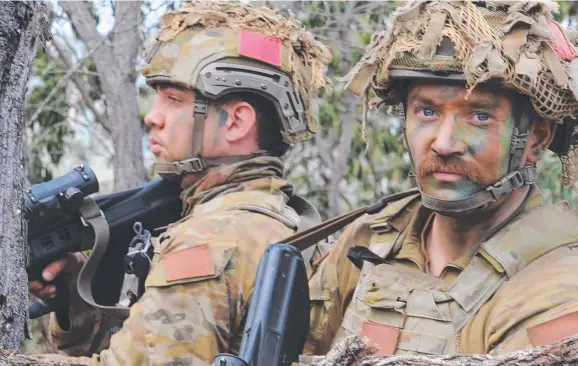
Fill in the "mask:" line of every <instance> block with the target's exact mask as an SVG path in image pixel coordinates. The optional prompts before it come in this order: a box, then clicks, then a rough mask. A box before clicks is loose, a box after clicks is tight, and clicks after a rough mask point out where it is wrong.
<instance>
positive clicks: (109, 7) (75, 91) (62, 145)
mask: <svg viewBox="0 0 578 366" xmlns="http://www.w3.org/2000/svg"><path fill="white" fill-rule="evenodd" d="M250 2H251V3H253V4H254V5H255V6H259V5H265V6H269V7H271V8H275V9H279V10H280V11H281V12H282V13H284V14H286V13H287V12H288V11H291V12H293V13H294V14H295V15H296V17H297V19H299V20H300V21H301V22H302V23H303V24H304V25H306V26H307V28H308V29H309V30H310V31H311V32H312V33H313V34H314V35H315V36H316V37H317V38H318V39H319V40H321V41H323V42H324V43H326V44H327V45H328V46H329V47H330V48H331V50H332V53H333V55H334V58H333V62H332V63H331V65H330V66H329V68H328V69H327V75H328V76H329V77H330V79H331V80H332V84H333V85H332V88H331V89H330V90H328V91H327V92H325V93H324V94H323V95H322V96H321V100H320V103H319V114H320V123H321V131H322V132H321V133H320V134H319V135H318V136H317V137H316V138H315V140H313V141H311V142H310V143H307V144H303V145H300V146H297V147H296V148H295V149H294V150H293V151H292V152H291V153H290V154H289V155H288V156H287V159H286V168H287V175H288V177H289V179H290V180H291V181H293V182H294V183H295V184H296V185H297V190H298V192H299V193H301V194H303V195H305V196H307V197H308V198H309V199H310V200H311V201H312V202H313V203H314V204H316V205H317V207H319V209H320V211H321V213H322V215H323V217H324V218H329V217H332V216H335V215H337V214H340V213H343V212H345V211H346V210H350V209H353V208H357V207H359V206H360V205H363V204H368V203H371V202H374V201H376V200H377V199H378V198H379V197H381V196H383V195H385V194H388V193H394V192H398V191H401V190H404V189H407V188H408V187H410V182H409V180H408V178H407V177H408V172H409V159H408V157H407V154H406V153H405V151H404V149H403V147H402V145H401V143H400V142H399V132H400V125H399V121H398V120H397V119H395V118H393V117H390V116H388V115H386V114H385V113H384V112H383V111H376V112H373V113H370V116H369V121H370V123H369V131H368V132H369V134H368V136H369V139H368V144H366V143H365V142H364V141H363V140H362V138H361V123H360V115H361V106H360V99H359V98H357V97H355V96H353V95H352V94H350V93H345V92H344V90H343V83H342V82H340V81H339V80H338V78H339V77H341V76H343V75H345V74H346V73H347V71H348V70H349V69H350V68H351V67H352V66H353V65H354V64H355V63H356V62H357V61H358V60H359V58H360V57H361V55H362V54H363V51H364V47H365V46H366V45H367V43H368V42H369V40H370V37H371V34H372V33H373V32H374V31H376V30H379V29H383V28H384V27H386V23H385V20H386V19H387V16H388V14H389V13H390V12H391V11H392V10H393V9H394V8H395V6H396V4H397V1H382V2H375V1H250ZM51 4H52V6H53V10H52V15H51V19H52V34H53V40H52V41H51V42H50V43H49V45H48V46H47V48H46V50H45V51H44V52H43V53H40V54H39V56H38V57H37V59H36V63H35V69H34V72H33V76H32V77H31V80H30V84H29V91H28V99H27V104H26V114H25V118H26V122H27V130H26V141H25V143H26V145H25V146H26V149H25V151H26V165H25V166H26V172H27V177H26V178H27V184H34V183H39V182H42V181H46V180H50V179H53V178H55V177H57V176H60V175H62V174H65V173H67V172H68V171H70V169H71V168H72V167H73V166H74V165H77V164H80V163H85V164H88V165H89V166H91V167H92V168H93V169H94V170H95V172H96V174H97V176H98V177H99V181H100V186H101V190H100V191H101V192H103V193H104V192H110V191H112V190H114V189H122V188H123V187H125V186H130V185H135V184H140V183H142V182H143V181H144V180H146V179H149V178H150V177H152V176H154V172H153V171H152V169H151V167H152V162H153V156H152V154H151V153H150V152H149V150H148V139H147V138H146V133H147V131H146V127H145V126H144V124H143V121H142V118H143V117H144V114H145V113H146V111H147V110H148V108H149V107H150V105H151V102H152V96H151V93H150V90H149V89H148V88H147V87H146V86H145V85H144V82H143V79H142V77H140V76H138V75H136V70H137V69H138V66H139V64H140V62H142V52H141V53H139V56H138V57H136V58H135V59H134V60H133V61H134V62H133V64H131V65H129V66H128V67H129V68H128V69H127V70H124V71H123V72H124V73H125V74H126V73H130V74H131V75H132V74H135V76H134V78H133V79H134V95H133V96H131V97H134V96H136V97H137V101H138V104H139V110H140V118H134V120H129V121H124V122H123V123H127V124H133V125H134V126H138V128H137V130H138V131H140V133H141V134H140V136H137V139H138V140H139V141H140V142H141V144H140V145H141V146H136V145H135V146H136V147H135V148H136V149H141V151H139V152H138V153H139V154H142V162H141V161H138V162H135V164H137V165H138V164H140V165H144V167H145V169H146V170H147V174H145V175H144V176H143V175H140V176H135V177H134V180H133V181H131V182H126V181H123V182H122V183H119V182H116V186H115V180H114V177H115V175H117V174H119V171H118V169H121V168H119V167H116V168H115V167H113V165H114V164H113V161H114V159H115V152H116V151H115V149H118V148H119V147H118V144H115V141H114V140H113V132H112V131H111V128H110V127H111V126H110V122H109V120H110V118H109V117H110V114H107V111H108V110H109V108H110V105H111V104H112V103H120V104H121V105H123V103H126V105H128V104H129V103H131V101H130V100H128V99H127V100H126V101H125V100H122V99H123V98H122V96H120V99H121V100H116V99H117V98H119V96H116V97H114V99H115V100H112V98H111V97H110V96H107V95H106V93H105V91H103V87H102V85H103V80H105V79H107V78H109V77H110V75H108V74H106V75H105V73H109V72H112V71H115V70H116V69H115V68H116V67H117V65H115V64H111V65H108V67H105V68H103V67H101V68H100V69H99V68H97V65H96V63H95V61H94V58H93V57H92V55H93V54H91V53H90V52H91V50H90V49H89V47H88V46H87V40H86V39H83V35H82V34H81V33H79V32H78V31H77V29H76V28H75V26H74V25H73V22H71V19H72V18H74V16H75V14H76V12H82V11H89V14H90V16H91V17H92V19H94V23H95V25H96V27H95V29H94V36H95V37H101V38H102V40H103V41H102V43H103V44H104V45H106V46H107V47H109V48H110V49H112V50H113V51H114V52H117V53H122V50H123V49H124V48H126V45H125V44H123V43H122V42H123V40H124V36H123V33H120V31H119V29H118V27H120V26H122V25H123V22H122V21H119V20H118V19H116V16H117V14H118V13H119V3H117V2H114V1H112V0H95V1H93V2H85V1H77V2H70V3H68V4H66V5H67V6H65V7H63V6H62V5H61V4H60V3H59V2H58V1H57V0H51ZM132 4H136V5H137V7H136V9H139V8H140V11H141V12H142V18H141V19H142V22H140V21H139V22H138V23H137V24H129V25H128V26H129V27H130V28H126V27H125V30H124V31H125V32H128V31H130V32H136V33H137V34H138V35H139V37H137V38H136V39H134V40H133V42H139V45H138V47H142V45H143V44H144V41H145V40H146V39H147V38H149V37H150V36H151V34H152V33H153V32H154V31H155V29H156V28H157V27H158V24H159V19H160V16H161V15H162V14H163V13H164V12H165V11H167V10H169V9H172V8H176V7H178V6H179V5H180V1H179V0H174V1H162V0H151V1H133V2H132ZM559 4H560V10H561V11H560V13H559V14H558V15H557V19H558V20H559V21H561V22H562V23H563V24H565V25H567V26H569V27H572V28H574V29H576V28H577V27H578V18H577V13H578V3H576V2H571V1H559ZM65 8H66V10H65ZM71 15H72V17H71ZM121 20H122V19H121ZM124 25H125V26H126V24H124ZM126 29H128V31H127V30H126ZM125 34H126V33H125ZM85 38H86V37H85ZM123 47H124V48H123ZM92 51H94V50H92ZM116 71H118V70H116ZM107 97H108V98H107ZM115 136H117V137H116V138H118V133H117V135H115ZM121 137H122V136H121ZM115 145H116V146H115ZM122 153H124V152H122ZM135 156H141V155H138V154H136V155H135ZM539 172H540V174H539V180H538V185H539V186H540V187H541V188H542V190H543V191H544V194H545V197H546V199H547V201H548V202H556V201H559V200H562V199H563V200H568V201H570V202H571V204H572V205H573V206H574V207H576V206H577V205H578V194H577V193H576V192H575V191H574V190H573V189H569V188H566V187H563V186H562V185H561V181H560V178H559V177H560V172H561V164H560V162H559V160H558V158H557V157H556V156H554V155H553V154H551V153H548V154H547V156H546V157H545V158H544V159H543V161H542V162H540V164H539ZM44 321H46V319H44ZM34 324H35V334H36V335H37V336H36V337H35V339H34V340H32V341H27V342H25V343H24V344H23V346H22V350H23V351H24V352H28V353H38V352H47V351H55V350H54V349H52V348H50V347H49V346H48V345H46V343H45V339H44V338H43V336H42V324H41V323H40V322H35V323H34Z"/></svg>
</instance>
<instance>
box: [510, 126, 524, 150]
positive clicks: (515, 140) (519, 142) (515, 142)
mask: <svg viewBox="0 0 578 366" xmlns="http://www.w3.org/2000/svg"><path fill="white" fill-rule="evenodd" d="M527 143H528V133H527V132H525V133H518V129H517V128H516V129H515V130H514V133H513V134H512V142H511V145H510V155H512V154H514V152H516V150H525V149H526V144H527Z"/></svg>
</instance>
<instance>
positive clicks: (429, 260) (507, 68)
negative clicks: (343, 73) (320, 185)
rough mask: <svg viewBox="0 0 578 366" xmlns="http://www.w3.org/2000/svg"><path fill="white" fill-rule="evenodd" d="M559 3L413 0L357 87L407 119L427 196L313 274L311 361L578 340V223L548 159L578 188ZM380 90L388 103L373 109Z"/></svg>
mask: <svg viewBox="0 0 578 366" xmlns="http://www.w3.org/2000/svg"><path fill="white" fill-rule="evenodd" d="M555 8H556V4H555V3H553V2H548V1H487V2H483V1H475V2H473V1H452V2H448V1H409V2H405V3H404V4H403V6H401V7H400V8H398V9H397V11H396V12H395V13H394V15H393V18H392V20H393V21H392V24H391V27H390V28H389V30H388V31H387V32H382V33H379V34H377V35H375V36H374V38H373V39H372V42H371V44H370V46H369V47H368V49H367V51H366V54H365V55H364V57H363V58H362V60H361V61H360V62H359V64H358V65H356V67H355V68H354V69H353V70H352V71H351V72H350V74H349V75H348V77H347V78H346V80H347V82H348V88H349V89H350V90H351V91H353V92H355V93H356V94H358V95H364V96H365V102H366V103H369V104H370V105H371V106H389V107H392V108H391V109H394V110H396V111H398V112H399V113H400V115H401V117H402V118H401V119H402V127H403V129H402V130H403V140H404V142H405V146H406V148H407V150H408V152H409V156H410V158H411V164H412V167H413V173H414V177H415V181H416V185H417V188H416V189H413V190H410V191H408V192H406V193H405V194H402V195H400V198H399V199H398V200H396V201H394V202H391V203H389V205H388V206H387V207H386V208H384V209H383V210H382V211H381V212H379V213H377V214H372V215H365V216H363V217H361V218H360V219H358V220H357V221H356V222H355V223H353V224H352V225H350V226H349V227H348V228H347V230H346V231H345V232H344V234H343V235H342V236H341V237H340V239H339V241H338V242H337V243H336V248H335V249H334V250H333V251H332V252H331V253H330V254H329V255H328V256H327V257H326V258H325V259H324V260H323V261H322V262H321V264H320V266H319V267H318V269H317V271H316V273H315V274H314V275H313V277H312V279H311V281H310V293H311V299H312V302H313V304H312V312H311V317H312V320H311V329H310V335H309V340H308V344H307V346H306V352H307V353H310V354H317V355H319V354H325V353H326V352H327V351H328V349H329V348H330V347H331V344H332V342H336V341H338V340H340V339H343V338H345V337H347V336H349V335H353V334H355V335H360V336H366V337H368V338H369V339H371V340H372V341H373V342H374V343H375V344H376V345H377V346H378V348H379V352H378V354H380V355H393V354H396V355H403V354H414V355H426V356H427V355H451V354H464V353H490V354H501V353H504V352H508V351H513V350H519V349H523V348H526V347H531V346H539V345H544V344H549V343H551V342H553V341H556V340H559V339H561V338H564V337H566V336H569V335H572V334H576V333H578V276H577V275H576V268H578V251H577V250H576V247H577V246H578V216H577V214H576V212H575V211H574V210H572V209H570V207H569V206H568V204H567V203H565V202H562V203H559V204H556V205H546V204H545V203H544V198H543V195H542V193H541V192H540V190H539V189H538V187H537V186H536V183H535V181H536V164H537V163H538V162H539V161H540V159H541V158H542V157H543V156H544V153H545V152H546V150H547V149H550V150H552V151H553V152H555V153H556V154H558V155H559V156H560V158H561V160H562V165H563V177H562V180H563V183H564V184H565V185H568V186H573V185H574V184H575V183H576V181H577V180H578V175H577V174H576V172H577V171H578V170H577V167H578V165H577V164H578V160H577V158H578V156H577V152H578V147H577V146H576V145H574V144H575V141H574V137H573V134H574V126H575V124H576V122H575V120H574V118H575V116H576V113H577V112H578V99H577V97H578V59H577V56H578V50H577V48H576V47H575V46H574V44H573V42H574V40H575V34H571V33H568V32H567V31H564V30H563V29H562V28H561V27H560V25H559V24H558V23H556V22H554V21H553V20H552V16H551V12H552V11H554V10H556V9H555ZM372 93H374V94H375V97H374V99H371V100H370V97H371V96H372Z"/></svg>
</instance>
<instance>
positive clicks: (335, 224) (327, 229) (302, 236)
mask: <svg viewBox="0 0 578 366" xmlns="http://www.w3.org/2000/svg"><path fill="white" fill-rule="evenodd" d="M417 193H419V191H418V190H417V189H410V190H408V191H405V192H400V193H394V194H392V195H389V196H386V197H384V198H382V199H381V200H380V201H379V202H378V203H376V204H374V205H372V206H364V207H361V208H358V209H357V210H354V211H351V212H347V213H345V214H343V215H339V216H337V217H334V218H332V219H329V220H327V221H325V222H323V223H321V224H319V225H317V226H314V227H312V228H310V229H307V230H304V231H302V232H299V233H297V234H294V235H292V236H290V237H288V238H286V239H285V240H283V241H282V243H283V244H290V245H293V246H294V247H295V248H297V249H299V250H301V251H303V250H305V249H307V248H309V247H311V246H313V245H315V244H316V243H317V242H319V241H320V240H322V239H324V238H326V237H328V236H329V235H331V234H333V233H335V232H336V231H337V230H340V229H342V228H343V227H345V226H346V225H348V224H350V223H351V222H353V221H354V220H355V219H357V218H358V217H360V216H362V215H364V214H374V213H377V212H379V211H381V210H382V209H383V208H385V207H386V206H387V205H388V204H389V203H390V202H392V201H397V200H400V199H402V198H405V197H408V196H411V195H414V194H417Z"/></svg>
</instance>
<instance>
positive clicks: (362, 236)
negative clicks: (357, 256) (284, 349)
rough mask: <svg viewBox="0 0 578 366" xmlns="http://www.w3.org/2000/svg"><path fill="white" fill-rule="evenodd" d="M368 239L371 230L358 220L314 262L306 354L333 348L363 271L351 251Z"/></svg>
mask: <svg viewBox="0 0 578 366" xmlns="http://www.w3.org/2000/svg"><path fill="white" fill-rule="evenodd" d="M364 243H365V244H364ZM368 243H369V236H368V233H367V230H364V226H363V225H362V223H355V224H353V225H352V226H351V227H350V228H349V229H347V230H346V231H345V232H344V233H343V234H342V235H341V237H340V238H339V239H338V240H337V242H336V243H335V246H334V248H333V249H332V250H331V252H329V254H328V255H326V256H325V257H324V258H322V259H321V261H320V263H318V264H316V265H315V266H314V273H313V275H312V277H311V279H310V280H309V296H310V298H311V312H310V324H309V334H308V336H307V343H306V344H305V348H304V350H303V353H304V354H307V355H324V354H326V353H327V352H328V351H329V350H330V348H331V343H332V341H333V337H334V336H335V334H336V333H337V331H338V330H339V327H340V325H341V322H342V320H343V314H344V312H345V310H346V309H347V307H348V305H349V302H350V300H351V296H352V295H353V292H354V290H355V286H356V285H357V281H358V279H359V273H360V271H359V269H358V268H357V267H355V266H354V265H353V264H352V263H351V261H350V260H349V259H348V258H347V252H348V250H349V248H350V247H351V246H354V245H365V246H367V245H368Z"/></svg>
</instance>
